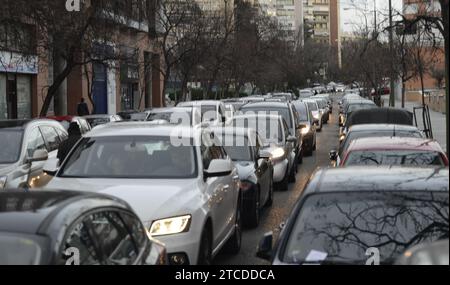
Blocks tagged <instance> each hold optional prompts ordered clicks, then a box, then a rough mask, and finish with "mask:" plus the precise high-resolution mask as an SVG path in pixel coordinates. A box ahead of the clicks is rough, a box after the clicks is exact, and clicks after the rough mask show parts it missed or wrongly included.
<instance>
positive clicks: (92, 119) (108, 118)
mask: <svg viewBox="0 0 450 285" xmlns="http://www.w3.org/2000/svg"><path fill="white" fill-rule="evenodd" d="M83 118H84V119H86V121H87V122H88V123H89V125H90V126H91V128H95V127H96V126H99V125H104V124H107V123H111V122H120V121H122V117H120V116H119V115H89V116H84V117H83Z"/></svg>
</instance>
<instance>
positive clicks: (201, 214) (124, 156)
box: [0, 94, 316, 265]
mask: <svg viewBox="0 0 450 285" xmlns="http://www.w3.org/2000/svg"><path fill="white" fill-rule="evenodd" d="M255 98H259V97H255ZM291 99H293V96H292V95H290V94H272V95H271V96H265V98H264V99H263V100H255V101H257V102H253V103H252V102H251V101H253V100H248V101H245V103H244V104H242V106H241V108H240V109H245V110H244V111H245V112H241V113H239V114H238V113H237V112H236V113H235V112H232V113H231V114H230V113H229V116H228V117H227V116H226V110H227V108H226V107H225V106H226V105H225V103H223V102H221V101H203V102H185V103H182V104H180V106H179V107H175V108H164V109H158V110H152V111H147V112H145V116H139V118H143V120H142V119H141V121H138V120H133V119H131V117H130V119H129V120H131V122H130V121H123V120H121V119H120V118H118V117H116V116H89V117H83V118H81V117H53V118H46V119H37V120H31V121H6V122H2V123H1V124H0V132H2V136H1V139H2V146H3V145H5V146H8V147H10V146H15V147H16V150H15V151H13V150H10V149H9V148H6V147H5V148H4V151H2V152H1V153H2V157H1V159H0V161H1V163H2V164H3V165H2V171H4V172H2V185H0V186H1V188H2V189H8V188H23V189H25V191H29V192H28V193H25V194H24V192H23V191H24V190H16V191H5V192H4V193H5V194H4V197H2V198H1V200H2V202H4V203H3V207H1V208H0V232H1V233H2V234H4V235H5V236H6V237H5V239H4V243H3V244H2V243H0V247H2V249H3V248H7V247H10V248H14V246H16V248H17V246H20V245H21V244H24V243H29V245H30V246H29V247H25V246H24V251H23V255H21V256H19V257H17V258H12V257H11V254H13V252H11V251H8V254H6V255H4V258H3V259H2V260H1V262H2V263H30V264H45V263H50V264H63V263H65V262H70V261H73V260H71V258H70V257H68V255H67V253H70V251H71V250H74V249H75V250H77V256H78V257H79V258H80V259H79V260H78V261H74V262H75V263H77V262H78V263H80V264H149V263H150V264H161V263H167V264H173V265H186V264H211V263H212V260H213V258H214V256H215V255H217V254H218V253H219V251H221V250H225V251H228V252H231V253H237V252H239V250H240V246H241V237H242V227H243V225H245V226H248V227H256V226H258V224H259V219H260V217H259V215H260V211H261V209H262V208H263V207H265V206H271V205H272V203H273V195H274V194H273V193H274V189H275V187H277V188H279V189H281V190H288V183H289V182H293V181H295V174H296V173H297V170H298V164H299V162H301V160H302V158H303V155H304V149H303V135H307V134H308V133H311V134H314V137H315V129H314V126H315V121H314V119H313V116H312V114H311V112H310V111H309V109H308V105H307V104H306V103H303V106H302V105H301V104H300V103H299V102H297V104H296V105H297V107H295V106H294V104H292V103H291ZM244 107H245V108H244ZM297 108H300V109H297ZM228 110H229V109H228ZM298 110H301V112H307V113H306V114H302V116H299V114H298ZM144 120H145V121H144ZM301 120H303V121H301ZM58 121H59V122H61V123H58ZM65 122H77V123H78V125H79V126H80V128H83V129H84V130H83V131H82V137H81V139H80V140H79V141H78V142H77V143H76V145H75V146H74V147H73V149H72V150H71V151H70V153H69V154H68V156H67V158H66V159H65V160H64V161H57V158H56V152H57V149H58V146H59V144H61V143H62V142H63V141H64V139H65V138H67V131H66V128H67V126H64V124H65ZM302 122H303V123H302ZM90 123H92V125H91V124H90ZM240 126H241V127H240ZM251 127H252V128H251ZM48 129H50V130H51V132H50V130H48ZM313 131H314V133H313ZM3 134H7V135H5V136H4V135H3ZM260 134H264V135H265V136H264V137H262V136H260ZM14 136H15V137H14ZM230 139H231V141H232V142H231V144H230V143H226V142H227V141H229V140H230ZM236 142H242V143H239V144H238V143H236ZM315 142H316V141H315V138H314V147H315ZM310 148H311V150H309V151H310V152H312V148H313V144H312V143H310ZM12 156H14V157H12ZM6 164H8V165H6ZM5 165H6V166H7V167H6V166H5ZM4 166H5V167H4ZM21 167H22V168H23V171H22V172H21V173H20V174H16V173H15V171H16V170H17V169H20V168H21ZM35 170H36V171H35ZM3 173H5V174H4V175H3ZM16 177H20V183H15V182H14V179H15V178H16ZM44 180H45V183H43V181H44ZM34 187H39V188H43V189H44V190H45V191H47V192H45V191H44V192H40V191H37V190H34V189H33V188H34ZM51 190H53V191H54V192H52V191H51ZM80 190H81V191H84V192H80V193H79V192H77V191H80ZM2 191H3V190H2ZM66 191H68V192H66ZM77 193H78V194H77ZM2 194H3V193H2ZM100 200H101V201H100ZM83 203H86V205H85V206H80V205H82V204H83ZM72 204H73V205H78V206H73V205H72ZM108 205H109V206H108ZM123 212H127V213H125V214H124V213H123ZM14 216H18V219H17V221H20V222H18V223H17V224H15V223H12V222H11V221H12V220H13V218H12V217H14ZM69 216H70V217H71V218H69ZM27 221H28V222H31V223H33V227H31V228H29V229H24V227H25V226H24V225H25V224H26V223H27ZM138 221H139V222H138ZM61 222H65V226H64V227H61ZM53 223H54V224H53ZM50 224H51V225H50ZM50 226H51V227H52V229H49V228H48V227H50ZM135 230H136V231H140V232H144V233H145V235H144V236H142V235H138V233H135V232H134V231H135ZM108 233H109V234H111V237H109V236H108ZM18 236H20V238H23V239H20V240H19V242H15V241H14V239H15V237H18ZM60 236H64V237H66V242H65V243H64V244H63V243H61V240H59V239H58V240H55V238H56V237H60ZM154 238H157V239H158V241H156V240H154ZM162 244H164V246H162ZM49 248H51V249H52V250H51V251H50V252H48V250H49ZM152 248H156V250H153V251H152ZM43 251H45V252H46V254H45V255H41V254H40V253H41V252H43ZM148 255H151V257H152V258H151V259H150V258H149V257H148Z"/></svg>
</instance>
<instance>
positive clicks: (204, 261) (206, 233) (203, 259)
mask: <svg viewBox="0 0 450 285" xmlns="http://www.w3.org/2000/svg"><path fill="white" fill-rule="evenodd" d="M211 248H212V246H211V231H210V230H209V229H208V228H206V229H204V230H203V233H202V238H201V242H200V250H199V254H198V264H199V265H211V264H212V250H211Z"/></svg>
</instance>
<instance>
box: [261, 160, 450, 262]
mask: <svg viewBox="0 0 450 285" xmlns="http://www.w3.org/2000/svg"><path fill="white" fill-rule="evenodd" d="M448 202H449V170H448V168H441V169H436V168H408V167H366V168H360V167H357V168H355V167H349V168H335V169H323V170H319V171H318V172H316V173H315V174H314V175H313V176H312V177H311V179H310V181H309V183H308V184H307V185H306V186H305V189H304V191H303V192H302V195H301V197H300V199H299V200H298V202H297V203H296V205H295V206H294V210H293V211H292V213H291V214H290V216H289V218H288V219H287V221H286V224H285V226H284V227H283V229H282V231H281V233H280V237H279V239H278V241H277V242H276V244H275V246H274V247H273V238H274V236H273V233H272V232H270V233H267V234H266V235H265V236H264V238H263V239H262V240H261V242H260V245H259V248H258V253H257V255H258V256H259V257H261V258H264V259H266V260H269V261H270V262H271V263H272V264H274V265H282V264H286V265H289V264H292V265H294V264H298V265H308V264H314V265H321V264H322V265H364V264H374V263H375V262H376V259H377V258H375V260H372V259H371V256H370V255H367V253H368V252H369V253H373V254H376V257H378V258H379V263H380V264H381V265H383V264H393V263H395V260H396V259H397V258H398V257H399V256H400V255H401V254H403V253H404V252H405V250H406V249H407V248H409V247H410V246H414V245H416V244H419V243H422V242H434V241H437V240H440V239H442V238H443V237H448V231H449V216H448ZM443 209H444V210H443ZM445 209H446V210H445Z"/></svg>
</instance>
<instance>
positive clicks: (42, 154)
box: [27, 149, 48, 163]
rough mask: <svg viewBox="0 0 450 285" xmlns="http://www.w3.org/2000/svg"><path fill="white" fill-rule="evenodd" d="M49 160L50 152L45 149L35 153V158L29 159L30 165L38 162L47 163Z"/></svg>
mask: <svg viewBox="0 0 450 285" xmlns="http://www.w3.org/2000/svg"><path fill="white" fill-rule="evenodd" d="M47 159H48V152H47V150H45V149H37V150H35V151H34V153H33V157H31V158H28V159H27V162H28V163H33V162H38V161H46V160H47Z"/></svg>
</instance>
